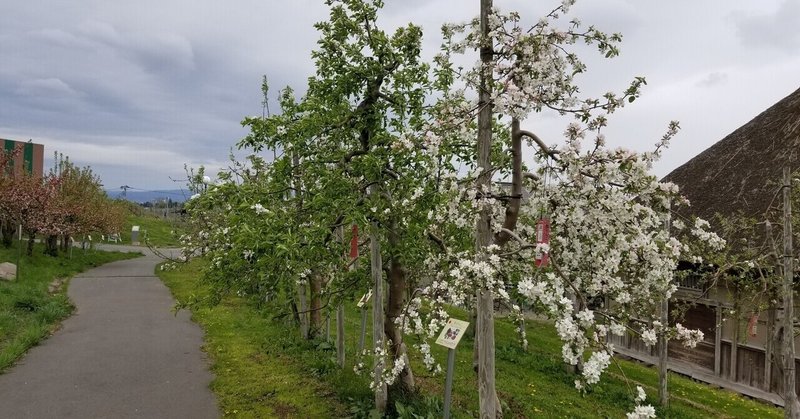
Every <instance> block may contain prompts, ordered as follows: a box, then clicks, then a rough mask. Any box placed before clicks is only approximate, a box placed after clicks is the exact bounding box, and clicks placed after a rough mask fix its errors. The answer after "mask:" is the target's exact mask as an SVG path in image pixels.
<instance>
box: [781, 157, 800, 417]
mask: <svg viewBox="0 0 800 419" xmlns="http://www.w3.org/2000/svg"><path fill="white" fill-rule="evenodd" d="M782 188H783V342H781V345H782V346H783V348H782V349H783V350H782V351H781V353H782V354H783V400H784V407H783V409H784V410H783V417H784V418H791V419H795V418H798V417H800V406H798V404H797V393H796V392H795V368H794V365H795V364H794V350H795V348H794V253H793V252H794V249H793V243H792V176H791V172H790V169H789V167H784V168H783V186H782Z"/></svg>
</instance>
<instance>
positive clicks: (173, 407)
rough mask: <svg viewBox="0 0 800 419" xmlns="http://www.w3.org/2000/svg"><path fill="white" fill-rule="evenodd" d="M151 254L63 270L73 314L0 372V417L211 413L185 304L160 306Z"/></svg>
mask: <svg viewBox="0 0 800 419" xmlns="http://www.w3.org/2000/svg"><path fill="white" fill-rule="evenodd" d="M120 250H121V249H120ZM136 250H138V251H142V252H143V253H147V254H149V253H150V252H149V251H147V249H142V248H137V249H136ZM158 262H159V259H158V258H156V257H155V256H152V255H149V256H146V257H143V258H137V259H131V260H124V261H119V262H113V263H110V264H107V265H103V266H100V267H98V268H95V269H92V270H90V271H87V272H85V273H83V274H80V275H78V276H77V277H75V278H73V279H72V281H71V283H70V285H69V290H68V294H69V297H70V298H71V299H72V301H73V302H74V303H75V306H76V307H77V309H76V311H75V314H74V315H73V316H72V317H70V318H69V319H67V320H66V321H64V323H63V327H62V328H61V329H60V330H59V331H58V332H56V333H55V334H54V335H53V336H51V337H50V338H48V339H47V340H45V341H44V342H43V343H42V344H41V345H40V346H37V347H35V348H33V349H31V351H30V352H29V353H28V354H27V355H25V356H24V357H23V358H22V359H21V360H20V361H19V362H18V364H17V365H16V366H14V367H12V368H11V369H10V370H9V371H7V372H6V373H5V374H2V375H0V418H9V419H12V418H36V419H46V418H82V419H83V418H170V419H171V418H192V419H195V418H196V419H203V418H217V417H219V413H218V411H217V405H216V400H215V398H214V395H213V393H212V392H211V391H210V390H209V388H208V385H209V383H210V382H211V379H212V375H211V374H210V373H209V371H208V367H207V362H206V360H205V357H204V354H203V353H202V352H201V351H200V346H201V344H202V340H203V333H202V331H201V330H200V328H199V327H198V326H197V325H195V324H194V323H192V322H191V321H190V320H189V313H188V312H187V311H181V312H180V313H178V315H177V316H175V315H174V314H173V313H172V312H171V311H170V310H171V308H172V306H173V304H174V301H173V299H172V296H171V294H170V292H169V290H168V289H167V288H166V287H165V286H164V285H163V284H162V283H161V281H160V280H159V279H158V278H157V277H155V276H154V274H153V272H154V267H155V265H156V264H157V263H158Z"/></svg>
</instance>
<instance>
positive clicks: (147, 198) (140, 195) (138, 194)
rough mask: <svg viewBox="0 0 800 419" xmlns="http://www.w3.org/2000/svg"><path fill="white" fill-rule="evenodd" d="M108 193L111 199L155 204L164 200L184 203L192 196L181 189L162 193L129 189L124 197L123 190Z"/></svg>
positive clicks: (108, 191)
mask: <svg viewBox="0 0 800 419" xmlns="http://www.w3.org/2000/svg"><path fill="white" fill-rule="evenodd" d="M106 193H107V194H108V196H109V197H111V198H114V199H116V198H120V199H127V200H128V201H131V202H138V203H143V202H153V201H159V200H164V199H171V200H172V202H184V201H186V200H187V199H189V197H190V196H192V194H191V192H189V191H188V190H183V191H181V190H180V189H171V190H161V191H141V190H133V189H128V192H127V193H126V194H125V196H123V193H122V190H119V189H110V190H106Z"/></svg>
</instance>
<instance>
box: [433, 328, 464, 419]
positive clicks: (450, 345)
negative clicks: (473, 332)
mask: <svg viewBox="0 0 800 419" xmlns="http://www.w3.org/2000/svg"><path fill="white" fill-rule="evenodd" d="M467 327H469V322H465V321H463V320H458V319H454V318H450V319H448V320H447V324H446V325H444V328H443V329H442V333H440V334H439V337H438V338H437V339H436V344H437V345H441V346H444V347H445V348H447V378H446V379H445V384H444V419H450V404H451V403H452V400H451V395H452V393H453V373H454V372H455V371H454V370H455V363H456V346H458V342H459V341H461V338H462V337H463V336H464V332H465V331H466V330H467Z"/></svg>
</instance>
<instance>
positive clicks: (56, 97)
mask: <svg viewBox="0 0 800 419" xmlns="http://www.w3.org/2000/svg"><path fill="white" fill-rule="evenodd" d="M122 3H124V4H122ZM386 3H387V6H386V8H385V9H384V11H383V12H382V17H381V19H382V23H383V26H384V27H385V28H391V27H396V26H399V25H403V24H406V23H407V22H415V23H417V24H419V25H422V27H423V29H424V31H425V54H426V55H427V56H432V55H433V54H434V53H435V52H436V51H437V49H438V46H439V43H440V37H439V27H440V26H441V24H442V23H443V22H456V21H463V20H466V19H469V18H471V17H472V16H473V15H475V14H476V13H477V4H478V1H477V0H428V1H425V0H404V1H401V0H386ZM121 4H122V5H121ZM557 4H558V2H557V1H555V0H552V1H548V0H545V1H530V0H527V1H523V0H505V1H504V0H496V5H497V6H498V7H500V8H501V9H504V10H518V11H520V12H521V14H522V15H523V17H525V18H528V19H529V21H530V22H535V21H536V19H537V18H538V16H541V15H542V13H543V12H545V11H546V10H550V9H551V8H552V7H553V6H554V5H557ZM571 15H572V16H574V17H578V18H580V19H581V20H582V21H583V22H584V23H585V24H593V25H595V26H597V27H598V28H600V29H602V30H605V31H608V32H621V33H622V34H623V36H624V38H623V40H624V41H623V44H622V55H621V56H620V57H618V58H616V59H613V60H605V59H601V58H598V57H596V56H595V55H594V54H589V55H587V56H586V58H585V62H586V63H587V64H588V65H589V74H587V75H586V76H584V77H583V78H582V79H581V83H582V86H583V92H584V93H586V94H590V95H597V94H602V93H604V92H606V91H609V90H616V91H620V90H622V89H623V88H624V87H626V85H627V83H628V82H629V81H630V80H631V79H632V78H633V77H634V76H645V77H646V78H647V81H648V86H646V88H645V90H644V92H643V96H642V98H641V99H640V100H638V101H636V102H635V103H634V104H633V105H631V106H628V107H626V108H624V109H623V110H621V111H620V112H619V113H617V114H615V115H613V117H612V119H611V121H610V122H611V124H610V127H609V129H608V131H607V132H606V136H607V138H608V142H609V143H610V144H611V145H615V146H616V145H619V146H626V147H631V148H635V149H637V150H646V149H648V148H649V147H650V146H651V145H652V144H653V143H654V142H655V141H656V139H657V138H659V137H660V136H661V135H662V134H663V132H664V131H665V129H666V126H667V123H668V122H669V121H670V120H672V119H677V120H679V121H680V122H681V126H682V128H683V130H682V132H681V133H680V135H679V136H678V137H677V138H676V140H675V141H674V143H673V146H672V147H671V148H670V149H669V150H668V151H667V152H666V154H665V156H664V159H663V161H662V162H661V163H660V164H659V165H658V166H657V167H656V171H657V173H658V174H659V175H665V174H667V173H668V172H669V171H670V170H672V169H673V168H675V167H677V166H679V165H680V164H682V163H684V162H685V161H686V160H688V159H689V158H691V157H692V156H694V155H696V154H697V153H699V152H700V151H702V150H703V149H705V148H707V147H708V146H710V145H711V144H713V143H714V142H716V141H718V140H719V139H721V138H722V137H724V136H725V135H726V134H728V133H730V132H731V131H733V130H735V129H736V128H738V127H739V126H741V125H742V124H744V123H746V122H747V121H749V120H750V119H751V118H753V117H754V116H756V115H757V114H758V113H760V112H761V111H763V110H765V109H766V108H767V107H769V106H770V105H772V104H773V103H775V102H776V101H778V100H780V99H781V98H783V97H784V96H786V95H788V94H789V93H791V92H793V91H794V90H796V89H798V88H800V54H797V51H798V50H800V31H798V30H797V26H798V24H800V1H797V0H763V1H758V2H756V1H730V0H713V1H711V0H707V1H702V2H700V1H695V0H671V1H657V0H582V1H580V0H579V1H578V4H576V6H575V7H574V8H573V9H572V11H571ZM326 17H327V9H326V7H325V5H324V2H323V1H322V0H292V1H277V0H258V1H256V0H240V1H236V2H227V1H208V0H157V1H156V0H139V1H136V2H110V1H106V0H71V1H52V0H28V1H24V2H23V1H18V0H4V1H2V2H0V60H2V63H0V138H10V139H16V140H25V141H27V140H28V139H32V140H33V141H34V142H37V143H42V144H44V145H45V150H46V151H45V152H46V153H47V155H50V153H52V151H53V150H58V151H60V152H63V153H64V154H66V155H69V156H70V158H71V159H72V160H74V161H76V162H78V163H79V164H82V165H91V166H92V167H93V168H94V169H95V171H96V172H97V173H98V174H99V175H100V176H101V178H102V179H103V182H104V183H105V185H106V187H108V188H110V189H113V188H118V186H119V185H130V186H133V187H136V188H140V189H162V188H170V189H172V188H175V186H176V184H175V183H173V182H172V181H171V180H170V177H172V178H174V179H181V178H185V174H184V170H183V166H184V163H186V164H189V165H190V166H197V165H200V164H203V165H206V166H207V167H209V168H211V169H212V170H214V169H216V168H219V167H221V166H224V165H226V160H227V156H228V154H229V152H230V149H231V147H233V146H234V144H235V143H236V142H237V141H238V140H239V139H240V138H242V137H243V136H244V135H245V134H246V132H245V130H244V129H243V128H242V127H241V125H240V123H239V122H240V121H241V119H242V118H243V117H244V116H247V115H257V114H260V113H261V92H260V82H261V75H262V74H266V75H267V76H268V77H269V79H270V85H271V86H273V87H274V89H273V90H275V91H276V92H277V88H278V87H281V86H285V85H291V86H293V87H294V88H295V89H296V90H298V91H303V90H304V88H303V87H304V85H305V80H306V78H307V77H308V75H310V74H312V72H313V63H312V62H311V60H310V51H311V50H312V49H313V48H314V44H315V42H316V39H317V34H316V32H315V30H314V29H313V27H312V24H313V23H314V22H316V21H320V20H324V19H325V18H326ZM272 96H273V99H274V96H275V95H274V94H273V95H272ZM272 108H273V109H276V108H277V105H276V104H275V102H274V100H273V101H272ZM567 122H568V121H566V120H563V119H559V118H556V117H555V116H553V115H538V116H536V117H534V118H531V119H530V120H528V121H526V127H527V128H528V129H530V130H532V131H534V132H536V133H538V134H539V135H540V136H541V137H542V138H544V139H545V140H546V141H547V142H548V143H556V142H559V141H560V137H561V132H563V129H564V126H565V125H566V124H567Z"/></svg>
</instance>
